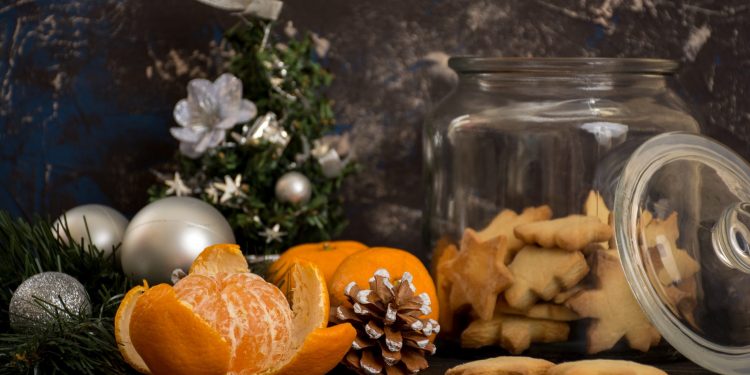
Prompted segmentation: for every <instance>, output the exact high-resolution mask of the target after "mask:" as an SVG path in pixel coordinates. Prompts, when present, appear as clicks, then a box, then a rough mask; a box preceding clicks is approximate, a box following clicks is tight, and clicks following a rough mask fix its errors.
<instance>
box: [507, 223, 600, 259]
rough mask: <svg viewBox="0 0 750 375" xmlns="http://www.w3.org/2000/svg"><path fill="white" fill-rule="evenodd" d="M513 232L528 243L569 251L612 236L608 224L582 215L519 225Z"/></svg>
mask: <svg viewBox="0 0 750 375" xmlns="http://www.w3.org/2000/svg"><path fill="white" fill-rule="evenodd" d="M513 233H515V235H516V237H518V238H520V239H521V240H523V241H524V242H526V243H528V244H538V245H539V246H542V247H545V248H560V249H563V250H569V251H579V250H583V248H584V247H586V246H588V245H590V244H592V243H596V242H604V241H609V239H610V238H612V228H610V227H609V225H607V224H606V223H602V222H601V221H600V220H599V219H598V218H597V217H594V216H583V215H570V216H566V217H563V218H560V219H555V220H547V221H537V222H533V223H529V224H523V225H519V226H517V227H516V228H515V229H514V231H513Z"/></svg>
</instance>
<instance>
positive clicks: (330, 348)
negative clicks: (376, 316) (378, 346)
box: [273, 323, 357, 375]
mask: <svg viewBox="0 0 750 375" xmlns="http://www.w3.org/2000/svg"><path fill="white" fill-rule="evenodd" d="M356 336H357V330H356V329H354V327H352V325H351V324H349V323H344V324H339V325H335V326H333V327H330V328H318V329H316V330H314V331H312V333H310V334H309V335H307V338H306V339H305V341H304V343H303V344H302V347H300V348H299V350H297V352H296V353H295V354H294V356H293V357H292V359H291V360H290V361H289V362H287V363H286V364H285V365H284V366H283V367H282V368H281V369H279V370H278V371H275V372H273V374H274V375H323V374H325V373H327V372H328V371H331V370H333V368H334V367H336V365H337V364H338V363H339V362H341V359H342V358H344V355H345V354H346V352H347V351H349V348H351V346H352V342H353V341H354V338H355V337H356Z"/></svg>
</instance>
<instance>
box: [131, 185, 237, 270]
mask: <svg viewBox="0 0 750 375" xmlns="http://www.w3.org/2000/svg"><path fill="white" fill-rule="evenodd" d="M219 243H235V238H234V233H233V232H232V228H231V227H230V226H229V223H228V222H227V220H226V219H225V218H224V216H222V215H221V213H220V212H219V211H218V210H217V209H216V208H214V207H213V206H211V205H210V204H208V203H206V202H204V201H202V200H199V199H195V198H190V197H168V198H163V199H160V200H158V201H155V202H153V203H151V204H149V205H147V206H146V207H143V208H142V209H141V210H140V211H138V213H137V214H136V215H135V216H134V217H133V220H131V221H130V225H128V228H127V231H126V232H125V238H124V240H123V242H122V252H121V253H122V269H123V271H124V272H125V274H127V275H128V276H129V277H131V278H132V279H134V280H142V279H146V280H148V282H149V283H152V284H158V283H167V282H170V280H171V276H172V272H173V271H174V270H175V269H177V268H180V269H182V270H185V271H187V270H188V269H189V268H190V264H192V263H193V260H195V258H196V257H197V256H198V254H200V253H201V251H203V249H205V248H206V247H208V246H210V245H214V244H219Z"/></svg>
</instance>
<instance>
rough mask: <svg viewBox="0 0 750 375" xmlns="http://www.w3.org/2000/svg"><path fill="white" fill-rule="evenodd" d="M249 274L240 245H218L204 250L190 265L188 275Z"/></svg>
mask: <svg viewBox="0 0 750 375" xmlns="http://www.w3.org/2000/svg"><path fill="white" fill-rule="evenodd" d="M219 272H223V273H242V272H249V269H248V267H247V260H246V259H245V256H244V255H242V250H240V245H235V244H218V245H213V246H209V247H207V248H205V249H204V250H203V251H202V252H201V253H200V255H198V257H197V258H195V260H194V261H193V264H192V265H190V271H188V274H201V275H216V274H217V273H219Z"/></svg>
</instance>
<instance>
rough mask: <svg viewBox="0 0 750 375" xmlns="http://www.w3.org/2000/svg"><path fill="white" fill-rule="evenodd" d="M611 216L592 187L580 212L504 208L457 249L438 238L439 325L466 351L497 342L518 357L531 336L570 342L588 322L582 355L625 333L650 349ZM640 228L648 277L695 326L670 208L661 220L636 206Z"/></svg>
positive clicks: (689, 273) (685, 258)
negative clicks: (572, 333)
mask: <svg viewBox="0 0 750 375" xmlns="http://www.w3.org/2000/svg"><path fill="white" fill-rule="evenodd" d="M610 221H611V220H610V212H609V210H608V209H607V207H606V205H605V204H604V201H603V199H602V198H601V196H600V195H599V194H598V193H596V192H594V191H592V192H590V194H589V195H588V197H587V199H586V201H585V203H584V205H583V212H582V214H575V215H569V216H565V217H561V218H553V213H552V210H551V209H550V208H549V207H548V206H539V207H530V208H526V209H525V210H523V211H522V212H521V213H520V214H518V213H516V212H514V211H511V210H503V211H502V212H500V214H498V215H497V216H496V217H495V218H494V219H493V220H492V222H490V224H489V225H488V226H487V227H486V228H484V229H482V230H480V231H475V230H473V229H471V228H467V229H466V230H465V232H464V234H463V237H462V239H461V241H460V244H459V246H456V245H453V244H450V243H444V244H440V245H439V246H438V251H437V252H436V253H435V257H434V262H433V271H434V273H435V282H436V284H437V289H438V290H437V293H438V298H439V299H440V309H441V311H440V318H441V322H440V324H441V326H442V328H443V332H446V333H447V334H448V335H458V334H459V333H460V337H461V345H462V346H463V347H466V348H478V347H483V346H501V347H503V348H505V349H506V350H508V351H509V352H511V353H514V354H519V353H521V352H523V351H525V350H526V349H528V348H529V347H530V346H531V344H533V343H552V342H562V341H567V340H568V338H569V335H570V330H571V324H572V323H574V322H575V323H576V324H579V325H584V326H585V329H586V344H587V351H588V353H591V354H593V353H598V352H601V351H605V350H609V349H611V348H612V347H614V346H615V344H617V342H619V341H620V340H622V339H624V340H625V341H626V342H627V344H628V345H629V346H630V347H631V348H633V349H637V350H641V351H647V350H649V348H651V347H652V346H653V345H656V344H657V343H658V342H659V340H660V335H659V332H658V331H657V330H656V329H655V328H654V327H653V326H652V325H651V323H650V322H649V321H648V319H647V318H646V316H645V315H644V313H643V312H642V311H641V309H640V307H639V305H638V303H637V301H636V300H635V298H634V296H633V294H632V292H631V290H630V287H629V286H628V283H627V281H626V279H625V275H624V273H623V271H622V268H621V265H620V260H619V257H618V252H617V251H616V250H615V249H614V241H612V235H613V230H612V227H611V225H610ZM639 225H641V229H642V230H641V233H643V234H644V235H643V237H644V238H642V239H640V241H641V242H645V243H646V244H647V245H648V248H649V251H650V252H651V257H650V259H649V264H648V265H647V267H651V270H652V271H653V272H649V274H650V275H653V278H654V279H655V280H652V282H654V283H656V285H659V286H661V288H660V293H662V294H663V296H662V297H663V299H664V301H666V302H668V305H669V306H671V307H672V308H673V309H674V310H675V312H676V313H677V314H679V315H680V316H682V317H683V319H684V320H685V321H686V322H688V323H690V324H693V325H694V318H693V309H694V308H695V305H696V303H695V296H696V282H695V274H696V273H697V272H698V270H699V267H698V263H697V262H696V261H695V260H694V259H693V258H692V257H691V256H690V255H689V254H688V253H687V252H686V251H684V250H680V249H678V247H677V241H678V239H679V231H678V221H677V214H676V213H672V214H671V215H669V216H667V217H666V218H664V219H658V218H655V217H653V215H652V214H651V213H649V212H643V214H642V215H641V220H640V223H639ZM657 279H658V280H657ZM467 322H468V324H467Z"/></svg>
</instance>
